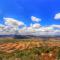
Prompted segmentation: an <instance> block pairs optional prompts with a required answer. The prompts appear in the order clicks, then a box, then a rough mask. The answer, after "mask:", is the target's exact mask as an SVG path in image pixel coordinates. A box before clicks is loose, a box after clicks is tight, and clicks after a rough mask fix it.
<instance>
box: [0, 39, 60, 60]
mask: <svg viewBox="0 0 60 60" xmlns="http://www.w3.org/2000/svg"><path fill="white" fill-rule="evenodd" d="M29 42H30V43H29ZM5 43H6V44H7V43H12V44H15V43H16V44H17V45H20V44H22V45H23V44H25V43H26V44H25V45H27V44H28V43H29V44H28V46H27V48H26V46H25V49H23V50H20V49H21V48H19V49H15V47H16V46H14V47H13V48H11V49H9V50H14V51H13V52H11V53H7V52H5V51H3V50H0V60H44V59H42V57H43V58H45V57H44V56H46V58H47V59H48V60H49V58H48V56H49V54H52V57H51V58H52V59H53V58H54V59H57V60H59V59H60V47H59V46H56V45H55V46H53V45H54V44H57V43H60V41H57V42H56V41H41V40H32V39H28V40H25V39H24V40H17V39H0V44H1V45H2V44H5ZM49 43H51V44H52V46H48V45H49ZM32 46H33V47H32ZM1 47H2V46H1ZM1 47H0V49H1ZM5 47H6V46H3V48H5ZM10 47H12V46H10ZM10 47H8V48H10ZM29 47H32V48H29ZM23 48H24V47H23ZM5 50H6V48H5ZM9 50H8V51H9ZM42 55H44V56H42ZM3 57H4V58H3ZM54 59H53V60H54ZM50 60H51V59H50Z"/></svg>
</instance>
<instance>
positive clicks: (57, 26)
mask: <svg viewBox="0 0 60 60" xmlns="http://www.w3.org/2000/svg"><path fill="white" fill-rule="evenodd" d="M51 26H52V27H54V28H60V25H51Z"/></svg>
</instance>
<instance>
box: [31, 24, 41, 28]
mask: <svg viewBox="0 0 60 60" xmlns="http://www.w3.org/2000/svg"><path fill="white" fill-rule="evenodd" d="M31 27H32V28H40V27H41V25H40V24H39V23H35V24H31Z"/></svg>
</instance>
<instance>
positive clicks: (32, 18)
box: [31, 16, 41, 22]
mask: <svg viewBox="0 0 60 60" xmlns="http://www.w3.org/2000/svg"><path fill="white" fill-rule="evenodd" d="M31 20H32V21H35V22H39V21H41V19H40V18H37V17H35V16H31Z"/></svg>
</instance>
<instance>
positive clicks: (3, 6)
mask: <svg viewBox="0 0 60 60" xmlns="http://www.w3.org/2000/svg"><path fill="white" fill-rule="evenodd" d="M0 34H23V35H24V34H25V35H27V34H29V35H60V0H0Z"/></svg>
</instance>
